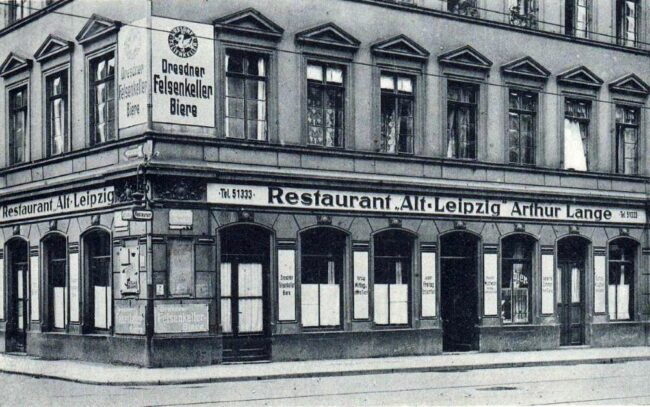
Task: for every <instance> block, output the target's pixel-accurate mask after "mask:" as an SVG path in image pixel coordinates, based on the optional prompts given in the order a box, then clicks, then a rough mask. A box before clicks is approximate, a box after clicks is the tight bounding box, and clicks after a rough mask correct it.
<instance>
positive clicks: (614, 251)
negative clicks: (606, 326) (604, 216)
mask: <svg viewBox="0 0 650 407" xmlns="http://www.w3.org/2000/svg"><path fill="white" fill-rule="evenodd" d="M636 246H637V245H636V243H635V242H633V241H632V240H629V239H617V240H615V241H614V242H612V243H610V245H609V289H608V296H607V301H608V307H607V309H608V313H609V319H610V320H630V319H633V317H634V273H635V257H636Z"/></svg>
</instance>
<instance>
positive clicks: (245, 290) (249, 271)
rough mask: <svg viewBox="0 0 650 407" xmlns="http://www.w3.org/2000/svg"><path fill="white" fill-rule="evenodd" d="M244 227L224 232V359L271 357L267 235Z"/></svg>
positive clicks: (222, 283) (222, 275)
mask: <svg viewBox="0 0 650 407" xmlns="http://www.w3.org/2000/svg"><path fill="white" fill-rule="evenodd" d="M246 228H251V230H250V231H249V232H246V231H245V230H244V229H243V228H242V227H234V228H230V229H228V230H227V231H225V232H223V236H224V238H223V239H222V255H221V270H220V294H221V331H222V333H223V359H224V361H226V362H229V361H230V362H237V361H239V362H242V361H255V360H265V359H268V358H269V357H270V324H269V311H270V309H269V301H268V298H269V282H268V275H269V256H268V253H269V252H268V248H269V244H268V243H269V239H270V237H269V235H268V233H266V232H265V231H263V230H257V229H258V228H253V227H250V226H248V227H246ZM231 229H232V230H231ZM235 229H240V230H235ZM241 233H243V234H241ZM225 236H227V237H225ZM242 238H245V239H247V241H246V240H241V239H242ZM256 239H261V241H260V240H258V241H256ZM226 240H228V241H226Z"/></svg>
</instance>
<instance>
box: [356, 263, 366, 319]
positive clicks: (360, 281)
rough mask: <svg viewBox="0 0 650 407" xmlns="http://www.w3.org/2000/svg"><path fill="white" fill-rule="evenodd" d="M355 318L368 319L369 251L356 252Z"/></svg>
mask: <svg viewBox="0 0 650 407" xmlns="http://www.w3.org/2000/svg"><path fill="white" fill-rule="evenodd" d="M353 260H354V319H368V252H365V251H355V252H354V259H353Z"/></svg>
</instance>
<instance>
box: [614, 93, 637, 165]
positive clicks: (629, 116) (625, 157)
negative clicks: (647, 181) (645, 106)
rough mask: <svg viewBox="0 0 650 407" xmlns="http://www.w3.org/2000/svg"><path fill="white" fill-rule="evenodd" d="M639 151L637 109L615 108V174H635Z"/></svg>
mask: <svg viewBox="0 0 650 407" xmlns="http://www.w3.org/2000/svg"><path fill="white" fill-rule="evenodd" d="M638 150H639V109H637V108H634V107H628V106H616V172H617V173H619V174H636V173H637V171H638V156H639V154H638Z"/></svg>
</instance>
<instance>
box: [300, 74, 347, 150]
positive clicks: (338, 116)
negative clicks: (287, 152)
mask: <svg viewBox="0 0 650 407" xmlns="http://www.w3.org/2000/svg"><path fill="white" fill-rule="evenodd" d="M344 121H345V69H344V68H343V67H342V66H340V65H331V64H322V63H316V62H309V63H308V65H307V136H308V137H307V142H308V143H309V144H311V145H319V146H324V147H343V141H344V133H345V130H344V129H345V123H344Z"/></svg>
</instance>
